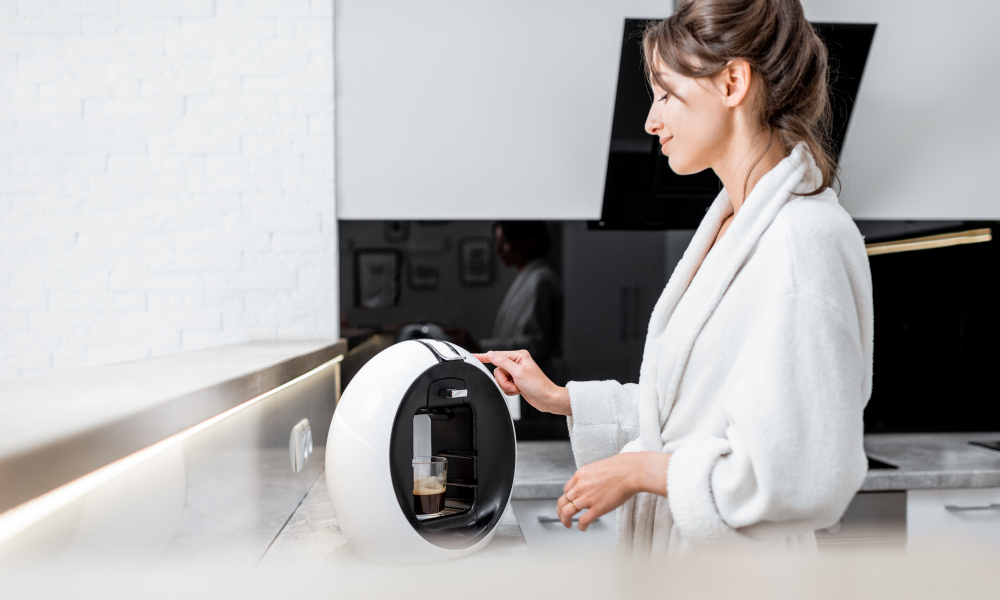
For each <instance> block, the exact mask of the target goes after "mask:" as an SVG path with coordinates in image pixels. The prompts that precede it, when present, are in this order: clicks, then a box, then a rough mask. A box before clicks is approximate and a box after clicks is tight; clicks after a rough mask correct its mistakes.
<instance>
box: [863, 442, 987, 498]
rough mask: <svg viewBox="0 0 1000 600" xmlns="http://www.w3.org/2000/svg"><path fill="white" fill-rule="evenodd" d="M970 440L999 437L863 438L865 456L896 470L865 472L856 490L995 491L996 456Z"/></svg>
mask: <svg viewBox="0 0 1000 600" xmlns="http://www.w3.org/2000/svg"><path fill="white" fill-rule="evenodd" d="M970 440H977V441H997V440H1000V432H992V433H880V434H870V435H866V436H865V451H867V452H868V455H869V456H871V457H872V458H877V459H879V460H882V461H885V462H887V463H890V464H893V465H896V466H897V467H899V469H880V470H872V471H869V472H868V477H867V478H865V483H864V485H863V486H862V487H861V490H862V491H865V492H876V491H887V490H920V489H937V488H984V487H1000V452H997V451H995V450H988V449H986V448H982V447H979V446H973V445H970V444H969V441H970Z"/></svg>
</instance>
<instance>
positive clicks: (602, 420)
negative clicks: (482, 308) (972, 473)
mask: <svg viewBox="0 0 1000 600" xmlns="http://www.w3.org/2000/svg"><path fill="white" fill-rule="evenodd" d="M818 181H819V173H818V171H817V170H816V167H815V163H814V161H813V159H812V156H811V155H810V153H809V152H808V150H807V149H806V147H805V146H804V145H802V144H800V145H799V146H798V147H796V148H795V149H794V150H793V152H792V153H791V155H790V156H788V157H787V158H785V159H784V160H783V161H781V163H779V164H778V165H777V166H776V167H775V168H774V169H773V170H771V171H770V172H769V173H767V174H766V175H765V176H764V177H763V178H761V180H760V181H759V182H758V183H757V185H756V186H755V187H754V188H753V190H752V191H751V193H750V196H749V197H748V198H747V199H746V202H745V203H744V204H743V207H742V208H741V209H740V212H739V214H737V216H736V217H735V218H734V219H733V222H732V223H731V224H730V227H729V229H728V231H727V232H726V234H725V235H724V236H723V237H722V239H721V240H719V242H718V244H715V245H714V247H713V243H714V241H715V238H716V236H717V235H718V232H719V229H720V227H721V225H722V223H723V221H725V219H726V218H728V217H729V216H730V215H731V214H732V206H731V204H730V202H729V198H728V196H727V194H726V192H725V191H723V192H722V193H721V194H719V197H718V198H716V200H715V202H714V203H713V204H712V206H711V208H710V209H709V211H708V213H707V214H706V215H705V219H704V220H703V221H702V223H701V225H700V226H699V228H698V231H697V232H696V233H695V236H694V238H693V239H692V241H691V245H690V246H689V247H688V249H687V251H685V253H684V257H683V258H682V259H681V261H680V263H679V264H678V265H677V268H676V269H675V271H674V273H673V275H672V276H671V278H670V281H669V282H668V283H667V286H666V288H665V289H664V290H663V294H662V295H661V296H660V299H659V301H658V302H657V304H656V307H655V308H654V309H653V314H652V317H651V318H650V322H649V331H648V334H647V337H646V345H645V352H644V356H643V361H642V368H641V370H640V375H639V383H638V385H636V384H626V385H622V384H620V383H618V382H615V381H590V382H570V383H569V384H568V386H567V387H568V388H569V394H570V403H571V405H572V411H573V416H572V417H571V418H570V438H571V441H572V444H573V452H574V455H575V457H576V461H577V464H578V466H583V465H586V464H588V463H591V462H594V461H596V460H600V459H603V458H607V457H609V456H612V455H614V454H616V453H618V452H622V451H624V452H628V451H642V450H646V451H654V452H666V453H669V454H671V455H672V457H671V460H670V465H669V467H668V471H667V488H668V495H667V496H666V497H664V496H657V495H653V494H645V493H643V494H639V495H637V496H635V497H634V498H632V499H631V500H629V501H628V502H627V503H626V504H625V505H624V506H623V507H622V508H620V509H619V514H618V517H619V524H618V544H619V552H620V554H622V555H623V556H634V557H659V556H689V555H696V554H703V555H716V554H720V553H729V552H731V551H734V550H735V551H751V552H755V553H757V552H760V551H771V550H778V551H780V552H787V551H789V550H797V549H810V548H814V547H815V543H816V542H815V536H814V535H813V530H815V529H819V528H823V527H829V526H830V525H832V524H834V523H836V522H837V520H838V519H840V517H841V516H842V514H843V512H844V510H845V509H846V508H847V505H848V503H849V502H850V500H851V498H852V497H853V496H854V494H855V493H856V492H857V491H858V489H859V488H860V486H861V483H862V481H863V480H864V477H865V473H866V471H867V460H866V458H865V452H864V446H863V443H862V433H863V424H862V412H863V410H864V407H865V404H866V403H867V402H868V398H869V396H870V395H871V381H872V326H873V312H872V286H871V274H870V271H869V268H868V258H867V255H866V253H865V247H864V241H863V239H862V237H861V235H860V233H859V232H858V229H857V227H856V226H855V225H854V222H853V221H852V220H851V217H850V216H849V215H848V214H847V212H846V211H845V210H844V209H843V208H842V207H841V206H840V204H839V203H838V202H837V196H836V194H835V193H834V192H833V191H832V190H830V189H827V190H826V191H824V192H823V193H821V194H819V195H817V196H807V197H804V196H797V195H794V194H793V193H792V192H796V191H797V192H808V191H811V190H812V189H814V188H815V187H816V183H817V182H818Z"/></svg>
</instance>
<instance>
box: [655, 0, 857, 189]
mask: <svg viewBox="0 0 1000 600" xmlns="http://www.w3.org/2000/svg"><path fill="white" fill-rule="evenodd" d="M642 49H643V58H644V61H645V63H646V69H647V72H648V73H649V75H650V77H651V78H652V79H653V81H654V82H656V84H657V85H659V86H661V87H665V86H663V84H662V81H661V80H660V76H659V73H657V72H656V71H655V70H654V69H653V68H652V67H653V57H654V55H655V56H656V57H658V58H659V59H660V60H661V61H663V63H664V64H666V65H667V66H668V67H670V68H671V69H673V70H674V71H676V72H677V73H679V74H681V75H684V76H686V77H695V78H698V77H711V76H713V75H716V74H718V73H720V72H721V71H722V70H723V69H724V68H725V67H726V64H727V63H728V62H729V61H731V60H735V59H743V60H746V61H747V62H748V63H749V64H750V69H751V71H752V74H753V76H752V77H751V79H752V80H756V82H757V91H758V93H757V101H756V104H757V106H756V107H755V108H757V112H758V114H759V115H760V125H761V126H762V127H763V128H764V129H765V130H766V131H768V132H769V133H771V134H772V135H775V134H776V135H777V137H778V139H779V140H780V142H781V144H782V145H783V146H784V149H785V152H786V153H788V152H791V150H792V148H794V147H795V145H796V144H798V143H799V142H805V143H806V145H807V146H808V147H809V150H810V152H812V155H813V158H814V159H815V161H816V166H817V167H818V168H819V171H820V173H822V176H823V181H822V183H821V184H820V186H819V187H818V188H817V189H815V190H813V191H812V192H810V193H807V194H803V195H806V196H812V195H815V194H819V193H820V192H822V191H823V190H824V189H826V188H828V187H830V186H831V185H832V184H833V180H834V179H836V177H837V173H836V171H837V167H836V163H835V161H834V158H833V153H832V152H831V150H830V146H831V143H830V129H831V124H832V119H831V111H830V98H829V96H828V93H827V51H826V46H825V45H824V44H823V41H822V40H820V39H819V36H818V35H816V32H815V30H813V28H812V25H810V23H809V21H807V20H806V17H805V13H804V12H803V11H802V4H801V3H800V2H799V0H678V2H677V10H676V11H675V12H674V14H673V15H671V16H670V17H668V18H667V19H665V20H663V21H654V22H652V23H650V25H649V27H647V29H646V31H645V34H644V35H643V40H642Z"/></svg>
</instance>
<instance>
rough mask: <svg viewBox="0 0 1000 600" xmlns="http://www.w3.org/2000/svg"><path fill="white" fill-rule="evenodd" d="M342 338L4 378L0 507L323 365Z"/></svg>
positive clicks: (339, 350) (338, 353)
mask: <svg viewBox="0 0 1000 600" xmlns="http://www.w3.org/2000/svg"><path fill="white" fill-rule="evenodd" d="M346 349H347V345H346V343H345V342H344V341H342V340H340V341H338V340H326V341H261V342H248V343H243V344H232V345H228V346H219V347H215V348H207V349H204V350H195V351H190V352H179V353H176V354H169V355H164V356H157V357H153V358H146V359H142V360H135V361H129V362H122V363H117V364H111V365H102V366H97V367H89V368H83V369H67V370H64V371H57V372H53V373H50V374H46V375H44V376H39V377H35V378H29V379H22V380H14V381H4V382H0V481H3V482H5V483H7V482H14V485H2V486H0V512H3V511H5V510H6V509H8V508H11V507H13V506H17V505H18V504H20V503H22V502H25V501H27V500H30V499H31V498H35V497H37V496H38V495H40V494H43V493H45V492H48V491H49V490H52V489H55V488H56V487H58V486H60V485H62V484H64V483H66V482H68V481H72V480H73V479H76V478H77V477H80V476H82V475H84V474H86V473H90V472H92V471H94V470H95V469H98V468H100V467H103V466H105V465H107V464H110V463H112V462H114V461H116V460H118V459H120V458H122V457H124V456H128V455H129V454H132V453H133V452H136V451H138V450H141V449H142V448H146V447H148V446H150V445H152V444H155V443H157V442H159V441H161V440H163V439H165V438H167V437H169V436H171V435H174V434H176V433H178V432H180V431H183V430H185V429H187V428H189V427H192V426H194V425H196V424H198V423H201V422H203V421H205V420H206V419H210V418H212V417H215V416H216V415H219V414H221V413H223V412H225V411H227V410H229V409H231V408H233V407H235V406H238V405H240V404H242V403H244V402H246V401H248V400H250V399H252V398H255V397H258V396H260V395H261V394H264V393H266V392H269V391H271V390H274V389H275V388H277V387H279V386H281V385H283V384H285V383H288V382H289V381H292V380H294V379H295V378H297V377H299V376H301V375H304V374H305V373H307V372H309V371H311V370H313V369H316V368H318V367H320V366H322V365H325V364H332V363H333V361H335V360H337V359H338V357H342V356H343V354H344V352H345V351H346Z"/></svg>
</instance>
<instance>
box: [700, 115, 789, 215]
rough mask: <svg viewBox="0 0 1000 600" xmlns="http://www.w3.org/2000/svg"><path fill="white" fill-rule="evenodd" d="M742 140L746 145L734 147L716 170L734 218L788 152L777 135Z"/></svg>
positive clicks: (714, 167)
mask: <svg viewBox="0 0 1000 600" xmlns="http://www.w3.org/2000/svg"><path fill="white" fill-rule="evenodd" d="M740 139H741V140H742V143H740V142H737V143H735V144H733V145H732V147H731V149H730V151H729V152H728V153H727V155H726V156H724V157H723V160H722V161H720V162H721V164H719V165H717V166H713V167H712V169H713V170H714V171H715V174H716V175H718V176H719V179H721V180H722V185H724V186H725V188H726V193H727V194H728V195H729V201H730V202H731V203H732V205H733V215H734V216H735V215H736V213H738V212H739V211H740V208H742V207H743V203H744V202H745V201H746V198H747V196H749V195H750V192H751V191H753V188H754V186H756V185H757V182H758V181H760V179H761V177H763V176H764V175H766V174H767V173H768V172H770V170H771V169H773V168H774V167H776V166H778V163H780V162H781V161H782V160H784V159H785V149H784V148H783V147H782V145H781V141H780V140H779V139H778V136H777V134H773V135H770V136H769V135H768V134H767V133H766V132H765V133H761V134H759V135H756V136H752V137H751V136H740ZM758 159H760V160H758Z"/></svg>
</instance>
